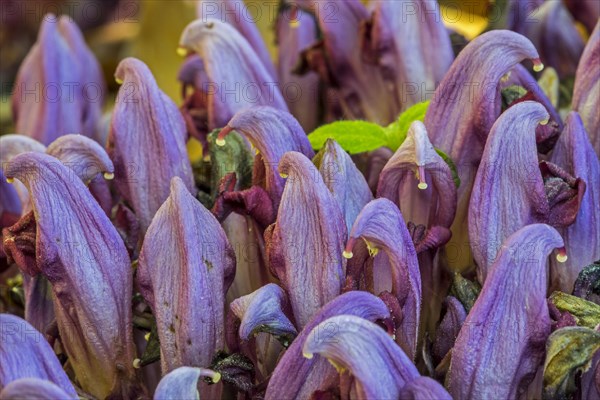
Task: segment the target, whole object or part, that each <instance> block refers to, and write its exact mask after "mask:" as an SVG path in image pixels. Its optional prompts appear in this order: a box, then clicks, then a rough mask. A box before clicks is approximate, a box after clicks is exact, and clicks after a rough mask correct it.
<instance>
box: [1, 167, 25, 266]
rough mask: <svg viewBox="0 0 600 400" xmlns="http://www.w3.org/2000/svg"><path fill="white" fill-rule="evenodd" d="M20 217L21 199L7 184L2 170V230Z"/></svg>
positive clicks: (12, 187)
mask: <svg viewBox="0 0 600 400" xmlns="http://www.w3.org/2000/svg"><path fill="white" fill-rule="evenodd" d="M20 216H21V199H19V193H18V192H17V190H16V189H15V188H14V186H12V185H10V184H9V183H8V182H6V177H5V176H4V173H3V172H2V171H1V170H0V230H2V229H4V228H6V227H7V226H11V225H13V224H14V223H15V222H17V220H18V219H19V217H20ZM0 254H2V253H0Z"/></svg>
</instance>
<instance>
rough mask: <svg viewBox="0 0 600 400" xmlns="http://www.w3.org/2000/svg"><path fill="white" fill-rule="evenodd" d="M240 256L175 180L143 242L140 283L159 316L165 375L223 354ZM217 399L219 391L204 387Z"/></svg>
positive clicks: (218, 228) (210, 215)
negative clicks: (230, 296) (230, 294)
mask: <svg viewBox="0 0 600 400" xmlns="http://www.w3.org/2000/svg"><path fill="white" fill-rule="evenodd" d="M234 275H235V254H234V252H233V249H232V248H231V246H230V245H229V242H228V241H227V237H226V236H225V232H223V229H222V228H221V226H220V225H219V223H218V221H217V220H216V219H215V217H214V216H213V215H212V214H211V213H210V211H209V210H207V209H206V208H205V207H204V206H202V204H200V203H199V202H198V201H197V200H196V199H195V198H194V196H192V194H191V193H190V192H189V190H188V189H187V187H186V186H185V184H184V183H183V181H182V180H181V179H180V178H178V177H175V178H173V179H172V180H171V194H170V195H169V197H168V198H167V200H166V201H165V202H164V204H163V205H162V206H161V207H160V208H159V210H158V211H157V213H156V215H155V216H154V219H153V220H152V223H151V224H150V227H149V228H148V231H147V232H146V236H145V238H144V242H143V245H142V250H141V252H140V257H139V266H138V272H137V280H138V283H139V286H140V291H141V293H142V295H143V296H144V298H145V299H146V301H147V302H148V304H149V305H150V307H151V308H152V311H153V314H154V316H155V318H156V323H157V328H158V336H159V338H160V353H161V357H160V359H161V367H162V371H163V374H165V373H167V372H170V371H172V370H174V369H175V368H178V367H181V366H194V367H202V368H206V367H209V366H210V364H211V361H212V359H213V357H214V355H215V353H216V352H217V351H219V350H223V348H224V343H223V337H224V332H223V331H224V324H225V316H224V312H225V310H224V309H225V293H226V292H227V289H228V288H229V286H230V285H231V282H232V280H233V277H234ZM205 389H206V390H207V391H208V392H206V391H204V393H205V395H206V393H212V395H213V396H218V394H217V392H219V391H220V388H216V389H215V388H211V389H213V390H216V392H211V391H210V390H211V389H207V388H205Z"/></svg>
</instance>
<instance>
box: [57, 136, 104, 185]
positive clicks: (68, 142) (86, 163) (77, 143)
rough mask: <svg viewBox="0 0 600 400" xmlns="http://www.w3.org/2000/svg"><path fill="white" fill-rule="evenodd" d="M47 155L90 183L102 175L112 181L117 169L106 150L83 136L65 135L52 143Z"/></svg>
mask: <svg viewBox="0 0 600 400" xmlns="http://www.w3.org/2000/svg"><path fill="white" fill-rule="evenodd" d="M46 154H49V155H51V156H53V157H56V158H58V159H59V160H60V161H61V162H62V163H63V164H65V165H66V166H67V167H69V168H71V169H72V170H73V171H74V172H75V173H76V174H77V176H78V177H79V178H80V179H81V180H82V181H84V182H85V183H89V182H90V181H91V180H92V179H93V178H95V177H96V175H98V174H100V173H102V174H104V177H105V178H106V179H112V177H113V176H114V172H115V169H114V167H113V163H112V161H111V160H110V158H109V157H108V154H107V153H106V150H104V148H103V147H102V146H100V145H99V144H98V143H96V142H95V141H93V140H92V139H90V138H88V137H85V136H82V135H75V134H70V135H64V136H61V137H59V138H58V139H56V140H55V141H54V142H52V143H50V145H49V146H48V149H47V150H46Z"/></svg>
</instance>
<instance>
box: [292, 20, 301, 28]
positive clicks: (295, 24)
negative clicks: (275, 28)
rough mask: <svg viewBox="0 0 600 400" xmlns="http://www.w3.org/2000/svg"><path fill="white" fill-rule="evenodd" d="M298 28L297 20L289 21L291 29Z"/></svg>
mask: <svg viewBox="0 0 600 400" xmlns="http://www.w3.org/2000/svg"><path fill="white" fill-rule="evenodd" d="M299 26H300V21H299V20H297V19H293V20H291V21H290V27H291V28H298V27H299Z"/></svg>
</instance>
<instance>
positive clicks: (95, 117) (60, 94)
mask: <svg viewBox="0 0 600 400" xmlns="http://www.w3.org/2000/svg"><path fill="white" fill-rule="evenodd" d="M32 91H33V92H34V93H32ZM104 92H105V83H104V78H103V76H102V72H101V70H100V65H99V64H98V61H97V60H96V58H95V57H94V55H93V54H92V52H91V51H90V50H89V49H88V48H87V46H86V44H85V41H84V39H83V35H82V33H81V31H80V30H79V28H78V27H77V25H76V24H75V22H73V20H71V19H70V18H69V17H67V16H61V17H56V16H54V15H52V14H48V15H46V16H44V18H43V19H42V26H41V27H40V31H39V35H38V39H37V42H36V44H35V45H34V46H33V48H32V49H31V51H30V52H29V54H28V55H27V57H26V58H25V60H24V61H23V64H21V68H20V69H19V73H18V75H17V78H16V82H15V89H14V93H13V96H12V110H13V119H14V122H15V128H16V129H15V130H16V131H17V132H19V133H21V134H24V135H27V136H31V137H32V138H34V139H37V140H39V141H40V142H42V143H43V144H46V145H47V144H49V143H50V142H52V141H53V140H54V139H56V138H57V137H59V136H61V135H64V134H67V133H74V132H78V133H82V134H84V135H85V136H89V137H93V138H95V137H96V131H97V124H98V121H99V119H100V115H101V111H102V102H103V99H104Z"/></svg>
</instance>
